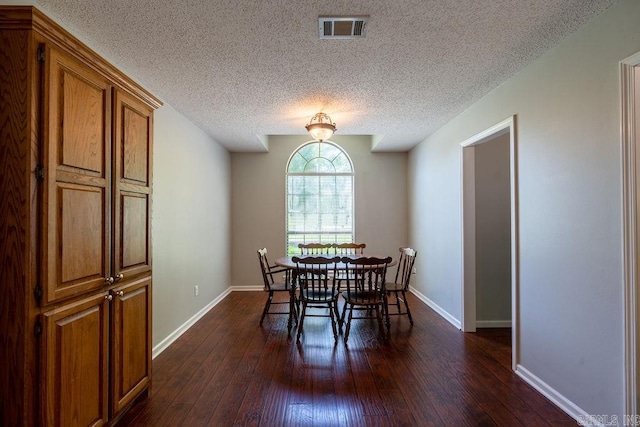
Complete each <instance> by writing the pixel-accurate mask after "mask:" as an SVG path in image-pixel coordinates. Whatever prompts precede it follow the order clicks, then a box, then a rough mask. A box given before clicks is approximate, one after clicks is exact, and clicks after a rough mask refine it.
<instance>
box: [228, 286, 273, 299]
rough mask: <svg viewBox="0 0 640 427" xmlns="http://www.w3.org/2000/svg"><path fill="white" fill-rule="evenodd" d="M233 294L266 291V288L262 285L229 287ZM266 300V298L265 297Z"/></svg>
mask: <svg viewBox="0 0 640 427" xmlns="http://www.w3.org/2000/svg"><path fill="white" fill-rule="evenodd" d="M229 289H230V290H231V292H239V291H240V292H241V291H253V292H255V291H264V286H262V285H253V286H231V287H229ZM265 298H266V297H265Z"/></svg>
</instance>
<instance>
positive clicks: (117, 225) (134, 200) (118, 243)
mask: <svg viewBox="0 0 640 427" xmlns="http://www.w3.org/2000/svg"><path fill="white" fill-rule="evenodd" d="M113 105H114V107H113V109H114V113H113V115H114V123H115V126H114V144H115V146H114V160H115V161H114V167H113V176H114V179H113V188H114V194H113V200H114V205H115V206H114V213H115V214H114V217H115V218H114V255H115V256H114V259H115V264H116V265H115V271H114V274H116V275H117V274H121V273H122V274H124V276H125V277H131V276H132V275H136V274H140V273H146V272H148V271H150V270H151V175H152V157H151V150H152V129H153V110H152V109H150V108H149V107H148V106H147V105H145V104H144V103H142V102H141V101H139V100H138V99H136V98H135V97H133V96H131V95H129V94H127V93H125V92H122V91H118V90H115V91H114V103H113Z"/></svg>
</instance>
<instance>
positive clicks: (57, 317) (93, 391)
mask: <svg viewBox="0 0 640 427" xmlns="http://www.w3.org/2000/svg"><path fill="white" fill-rule="evenodd" d="M43 318H44V321H43V336H42V361H43V366H42V371H43V374H44V381H43V387H42V390H41V391H42V392H43V403H44V411H43V412H44V413H43V416H44V418H45V420H46V423H45V424H46V425H55V426H99V425H104V424H106V423H107V421H108V415H109V411H108V406H107V398H108V390H109V388H108V385H109V383H108V379H109V378H108V375H107V374H108V370H107V368H108V366H107V363H108V359H107V357H106V355H107V354H108V348H109V295H108V293H107V292H99V293H97V294H92V295H91V296H89V297H87V298H84V299H82V300H79V301H77V302H74V303H70V304H67V305H64V306H62V307H60V308H56V309H53V310H51V311H49V312H46V313H44V315H43Z"/></svg>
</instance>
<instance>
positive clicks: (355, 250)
mask: <svg viewBox="0 0 640 427" xmlns="http://www.w3.org/2000/svg"><path fill="white" fill-rule="evenodd" d="M366 247H367V245H366V244H365V243H340V244H335V245H333V248H334V250H335V253H336V255H339V256H340V255H362V254H364V248H366ZM345 280H347V272H346V271H338V272H337V276H336V286H337V287H338V290H340V289H341V288H342V282H343V281H345Z"/></svg>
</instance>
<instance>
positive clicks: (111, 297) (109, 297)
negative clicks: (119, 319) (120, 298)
mask: <svg viewBox="0 0 640 427" xmlns="http://www.w3.org/2000/svg"><path fill="white" fill-rule="evenodd" d="M104 299H106V300H107V301H111V300H112V299H113V295H111V294H109V295H105V296H104Z"/></svg>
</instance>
